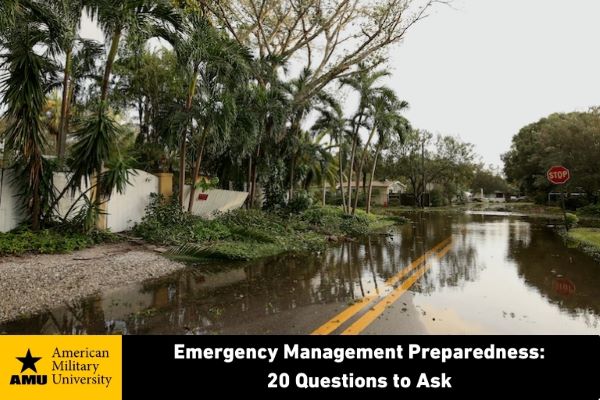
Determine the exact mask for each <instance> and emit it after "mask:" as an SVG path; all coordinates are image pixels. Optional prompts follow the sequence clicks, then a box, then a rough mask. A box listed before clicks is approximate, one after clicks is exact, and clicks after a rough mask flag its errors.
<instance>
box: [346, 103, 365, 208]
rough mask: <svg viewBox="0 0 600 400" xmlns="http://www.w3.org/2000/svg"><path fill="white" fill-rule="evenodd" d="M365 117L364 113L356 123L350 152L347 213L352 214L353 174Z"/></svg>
mask: <svg viewBox="0 0 600 400" xmlns="http://www.w3.org/2000/svg"><path fill="white" fill-rule="evenodd" d="M362 120H363V115H362V112H361V113H360V115H359V116H358V121H357V123H356V127H355V128H354V131H353V135H352V150H351V151H350V165H349V167H350V168H349V170H350V172H349V173H348V210H347V211H346V212H348V213H349V212H350V207H352V173H353V172H354V158H355V155H356V147H357V146H358V135H359V131H360V124H362ZM356 195H357V196H358V186H357V187H356Z"/></svg>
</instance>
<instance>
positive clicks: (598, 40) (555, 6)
mask: <svg viewBox="0 0 600 400" xmlns="http://www.w3.org/2000/svg"><path fill="white" fill-rule="evenodd" d="M599 16H600V1H599V0H454V1H453V3H452V6H451V7H448V6H444V5H438V6H437V7H436V8H435V10H434V11H433V12H432V13H431V15H430V17H428V18H427V19H425V20H423V21H421V22H419V24H417V25H415V26H414V27H413V28H412V29H411V30H410V31H409V32H408V33H407V35H406V37H405V40H404V41H403V43H401V44H400V45H397V46H395V47H393V48H392V49H390V68H391V71H392V76H391V78H390V79H389V82H387V84H388V85H390V86H391V87H393V88H394V89H395V90H396V92H397V93H398V95H399V97H400V98H402V99H404V100H406V101H408V102H409V104H410V108H409V110H408V111H407V112H406V117H407V118H408V119H409V120H410V121H411V123H412V125H413V126H414V127H416V128H419V129H426V130H428V131H430V132H432V133H436V134H437V133H441V134H446V135H454V136H459V137H460V138H461V139H462V140H464V141H467V142H470V143H473V144H474V145H475V151H476V152H477V153H478V154H479V155H480V156H481V161H482V162H483V163H485V164H486V165H488V164H493V165H495V166H497V167H500V166H501V165H502V161H501V159H500V155H501V154H502V153H504V152H506V151H508V150H509V148H510V144H511V139H512V137H513V135H515V134H516V133H518V131H519V129H520V128H522V127H523V126H525V125H527V124H529V123H532V122H535V121H537V120H539V119H540V118H542V117H545V116H547V115H549V114H551V113H554V112H569V111H575V110H579V111H585V110H587V109H588V108H589V107H590V106H593V105H600V23H598V21H599ZM82 36H86V37H90V38H95V39H100V38H101V37H102V36H101V34H100V31H99V30H98V28H97V27H96V26H95V25H94V24H92V23H90V22H89V21H86V22H84V23H83V26H82Z"/></svg>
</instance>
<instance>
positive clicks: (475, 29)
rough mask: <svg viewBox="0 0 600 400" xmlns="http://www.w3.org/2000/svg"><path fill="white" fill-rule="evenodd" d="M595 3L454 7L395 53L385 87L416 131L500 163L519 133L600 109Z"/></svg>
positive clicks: (462, 3) (494, 0) (476, 0)
mask: <svg viewBox="0 0 600 400" xmlns="http://www.w3.org/2000/svg"><path fill="white" fill-rule="evenodd" d="M599 16H600V1H598V0H455V1H454V3H453V5H452V8H450V7H446V6H438V7H437V8H436V11H435V12H434V13H432V15H431V16H430V17H429V18H428V19H426V20H423V21H421V22H420V23H419V24H418V25H416V26H415V27H414V29H413V30H411V31H409V32H408V34H407V36H406V37H405V40H404V42H403V43H402V44H401V45H400V46H397V47H395V48H394V49H392V50H391V54H390V55H391V63H390V65H391V67H392V69H393V75H392V78H391V79H390V82H389V85H390V86H392V87H394V88H395V90H396V91H397V93H398V95H399V96H400V97H401V98H403V99H404V100H407V101H408V102H409V103H410V109H409V110H408V111H407V112H406V116H407V117H408V119H409V120H410V121H411V123H412V124H413V126H415V127H417V128H420V129H426V130H429V131H431V132H433V133H443V134H450V135H456V136H459V137H460V138H461V139H463V140H465V141H467V142H470V143H473V144H475V149H476V152H477V153H478V154H479V155H481V157H482V161H483V162H484V163H485V164H486V165H487V164H494V165H497V166H501V165H502V162H501V159H500V155H501V154H502V153H504V152H506V151H508V149H509V148H510V144H511V139H512V137H513V135H515V134H516V133H518V131H519V129H520V128H522V127H523V126H525V125H527V124H529V123H532V122H535V121H537V120H539V119H540V118H542V117H544V116H547V115H549V114H551V113H554V112H569V111H575V110H579V111H585V110H587V109H588V108H589V107H590V106H593V105H600V23H598V21H599V19H598V18H599Z"/></svg>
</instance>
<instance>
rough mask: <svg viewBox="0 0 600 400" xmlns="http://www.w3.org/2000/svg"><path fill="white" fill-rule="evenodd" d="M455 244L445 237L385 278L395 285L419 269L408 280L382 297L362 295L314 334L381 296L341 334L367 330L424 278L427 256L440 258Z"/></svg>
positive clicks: (329, 330)
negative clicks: (398, 270) (394, 273)
mask: <svg viewBox="0 0 600 400" xmlns="http://www.w3.org/2000/svg"><path fill="white" fill-rule="evenodd" d="M451 247H452V237H448V238H446V239H445V240H443V241H441V242H440V243H438V244H437V245H435V246H433V247H432V248H431V249H429V251H427V252H426V253H425V254H423V255H422V256H420V257H419V258H417V259H416V260H414V261H413V262H412V263H410V264H409V265H408V266H406V267H405V268H403V269H402V270H401V271H400V272H398V273H397V274H396V275H394V276H392V277H390V278H389V279H388V280H386V281H385V283H386V285H388V286H390V287H393V286H394V285H395V284H396V283H398V282H400V281H401V280H402V279H403V278H405V277H406V276H408V275H409V274H410V273H411V272H413V271H414V270H415V269H416V268H418V267H420V266H421V268H419V269H417V270H416V271H415V272H414V273H413V274H412V275H411V276H410V277H409V278H408V279H406V280H405V281H404V282H402V284H401V285H400V286H398V287H396V288H394V289H393V290H392V291H391V292H390V293H388V294H387V295H385V296H383V297H381V296H367V297H363V298H362V299H361V300H360V301H358V302H357V303H354V304H353V305H351V306H350V307H348V308H346V309H345V310H344V311H342V312H341V313H339V314H338V315H336V316H335V317H333V318H332V319H330V320H329V321H327V322H326V323H325V324H323V325H321V326H320V327H319V328H317V329H315V330H314V331H313V332H312V335H329V334H331V333H332V332H334V331H335V330H336V329H338V328H339V327H341V326H342V325H343V324H344V323H346V322H347V321H348V320H350V319H352V317H354V316H355V315H356V314H358V313H359V312H360V311H362V310H364V309H365V308H366V307H367V306H369V304H371V302H372V301H373V300H374V299H378V300H377V302H376V303H375V305H373V306H372V307H371V308H369V310H368V311H366V312H365V313H364V314H363V315H362V316H361V317H360V318H358V319H357V320H356V321H355V322H354V323H352V324H351V325H350V326H349V327H348V328H346V329H345V330H344V331H343V332H342V335H358V334H359V333H361V332H362V331H364V330H365V329H366V328H367V327H368V326H369V325H371V323H373V321H375V320H376V319H377V317H379V316H380V315H381V314H383V312H384V311H385V310H386V309H387V308H388V307H390V306H391V305H392V304H394V302H395V301H396V300H398V299H399V298H400V296H402V295H403V294H404V293H405V292H406V291H407V290H408V289H410V288H411V287H412V285H414V284H415V282H416V281H418V280H419V278H421V277H422V276H423V275H424V274H425V272H427V271H428V270H429V269H430V268H431V266H432V264H431V262H428V259H429V258H431V257H432V256H435V258H436V259H441V258H442V257H444V256H445V255H446V253H448V251H450V248H451Z"/></svg>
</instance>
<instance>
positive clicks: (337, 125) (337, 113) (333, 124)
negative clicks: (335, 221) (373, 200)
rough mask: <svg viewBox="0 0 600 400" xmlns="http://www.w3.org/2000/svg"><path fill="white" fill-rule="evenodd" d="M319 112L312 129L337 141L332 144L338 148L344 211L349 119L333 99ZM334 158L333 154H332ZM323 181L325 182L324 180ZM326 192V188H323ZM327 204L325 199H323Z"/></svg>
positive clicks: (320, 108)
mask: <svg viewBox="0 0 600 400" xmlns="http://www.w3.org/2000/svg"><path fill="white" fill-rule="evenodd" d="M317 111H318V112H319V117H318V118H317V120H316V121H315V123H314V124H313V126H312V130H313V131H315V132H323V133H326V134H327V135H328V136H329V137H330V140H333V141H335V143H336V145H335V146H332V145H330V148H331V149H334V148H337V156H338V161H337V173H338V174H339V176H338V178H339V181H340V189H341V190H340V192H341V195H342V207H343V209H344V212H347V209H346V199H345V193H344V187H343V186H344V152H345V143H346V141H345V140H344V136H345V135H346V133H347V132H346V123H347V120H346V118H345V117H344V112H343V110H342V107H341V106H340V104H339V103H338V102H337V101H333V102H331V103H329V104H327V106H321V107H319V108H317ZM331 158H333V155H331ZM322 183H323V182H322ZM332 187H333V188H334V190H335V187H336V185H335V181H334V182H333V185H332ZM323 192H324V190H323ZM323 198H325V194H323ZM323 204H325V201H323Z"/></svg>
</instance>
